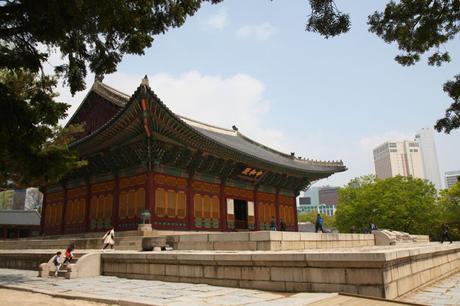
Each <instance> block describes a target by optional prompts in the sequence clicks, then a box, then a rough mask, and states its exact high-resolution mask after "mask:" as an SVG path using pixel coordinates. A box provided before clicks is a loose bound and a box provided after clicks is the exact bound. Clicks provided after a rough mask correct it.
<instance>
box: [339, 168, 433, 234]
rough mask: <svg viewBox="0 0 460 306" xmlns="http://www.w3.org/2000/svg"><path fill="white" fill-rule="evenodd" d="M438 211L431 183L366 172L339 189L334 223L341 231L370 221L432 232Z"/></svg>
mask: <svg viewBox="0 0 460 306" xmlns="http://www.w3.org/2000/svg"><path fill="white" fill-rule="evenodd" d="M439 213H440V211H439V209H438V206H437V204H436V189H435V188H434V186H433V184H431V183H429V182H427V181H424V180H422V179H418V178H413V177H403V176H396V177H392V178H387V179H385V180H380V179H376V178H375V177H374V176H366V177H361V178H356V179H353V180H351V181H350V182H349V183H348V185H346V186H345V187H344V188H341V189H340V191H339V205H338V207H337V211H336V224H337V227H338V229H339V230H340V231H342V232H350V231H351V229H352V228H353V227H355V228H356V229H362V228H365V227H367V228H368V227H369V224H370V223H371V222H373V223H375V224H376V225H377V227H378V228H384V229H390V230H399V231H404V232H409V233H411V234H431V235H434V234H437V231H439V226H434V225H435V224H439V217H440V216H439Z"/></svg>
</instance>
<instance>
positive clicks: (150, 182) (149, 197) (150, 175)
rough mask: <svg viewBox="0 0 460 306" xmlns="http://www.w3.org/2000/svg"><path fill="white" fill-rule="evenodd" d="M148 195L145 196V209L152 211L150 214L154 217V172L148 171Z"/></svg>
mask: <svg viewBox="0 0 460 306" xmlns="http://www.w3.org/2000/svg"><path fill="white" fill-rule="evenodd" d="M146 184H147V186H146V189H145V190H146V195H145V199H146V201H145V209H146V210H148V211H150V214H152V215H153V210H152V208H153V201H154V200H153V198H154V195H153V172H152V171H147V182H146Z"/></svg>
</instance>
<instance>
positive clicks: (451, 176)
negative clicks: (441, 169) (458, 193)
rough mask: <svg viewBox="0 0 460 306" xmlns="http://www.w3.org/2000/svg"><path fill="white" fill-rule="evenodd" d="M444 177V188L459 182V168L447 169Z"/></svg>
mask: <svg viewBox="0 0 460 306" xmlns="http://www.w3.org/2000/svg"><path fill="white" fill-rule="evenodd" d="M444 178H445V180H446V188H450V187H452V186H453V185H455V184H456V183H459V182H460V170H455V171H447V172H446V173H445V175H444Z"/></svg>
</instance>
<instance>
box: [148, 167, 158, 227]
mask: <svg viewBox="0 0 460 306" xmlns="http://www.w3.org/2000/svg"><path fill="white" fill-rule="evenodd" d="M154 175H155V172H153V170H152V171H151V173H150V180H151V182H150V206H149V210H150V222H151V223H152V226H153V217H154V216H155V205H156V203H155V180H154ZM147 180H148V179H147Z"/></svg>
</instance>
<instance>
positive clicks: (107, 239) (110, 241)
mask: <svg viewBox="0 0 460 306" xmlns="http://www.w3.org/2000/svg"><path fill="white" fill-rule="evenodd" d="M114 238H115V229H114V228H113V227H112V228H111V229H110V230H108V231H107V233H105V235H104V237H102V239H104V244H105V246H104V247H103V248H102V249H103V250H104V249H105V248H106V247H108V246H109V245H110V249H112V250H113V246H114V244H115V240H114Z"/></svg>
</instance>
